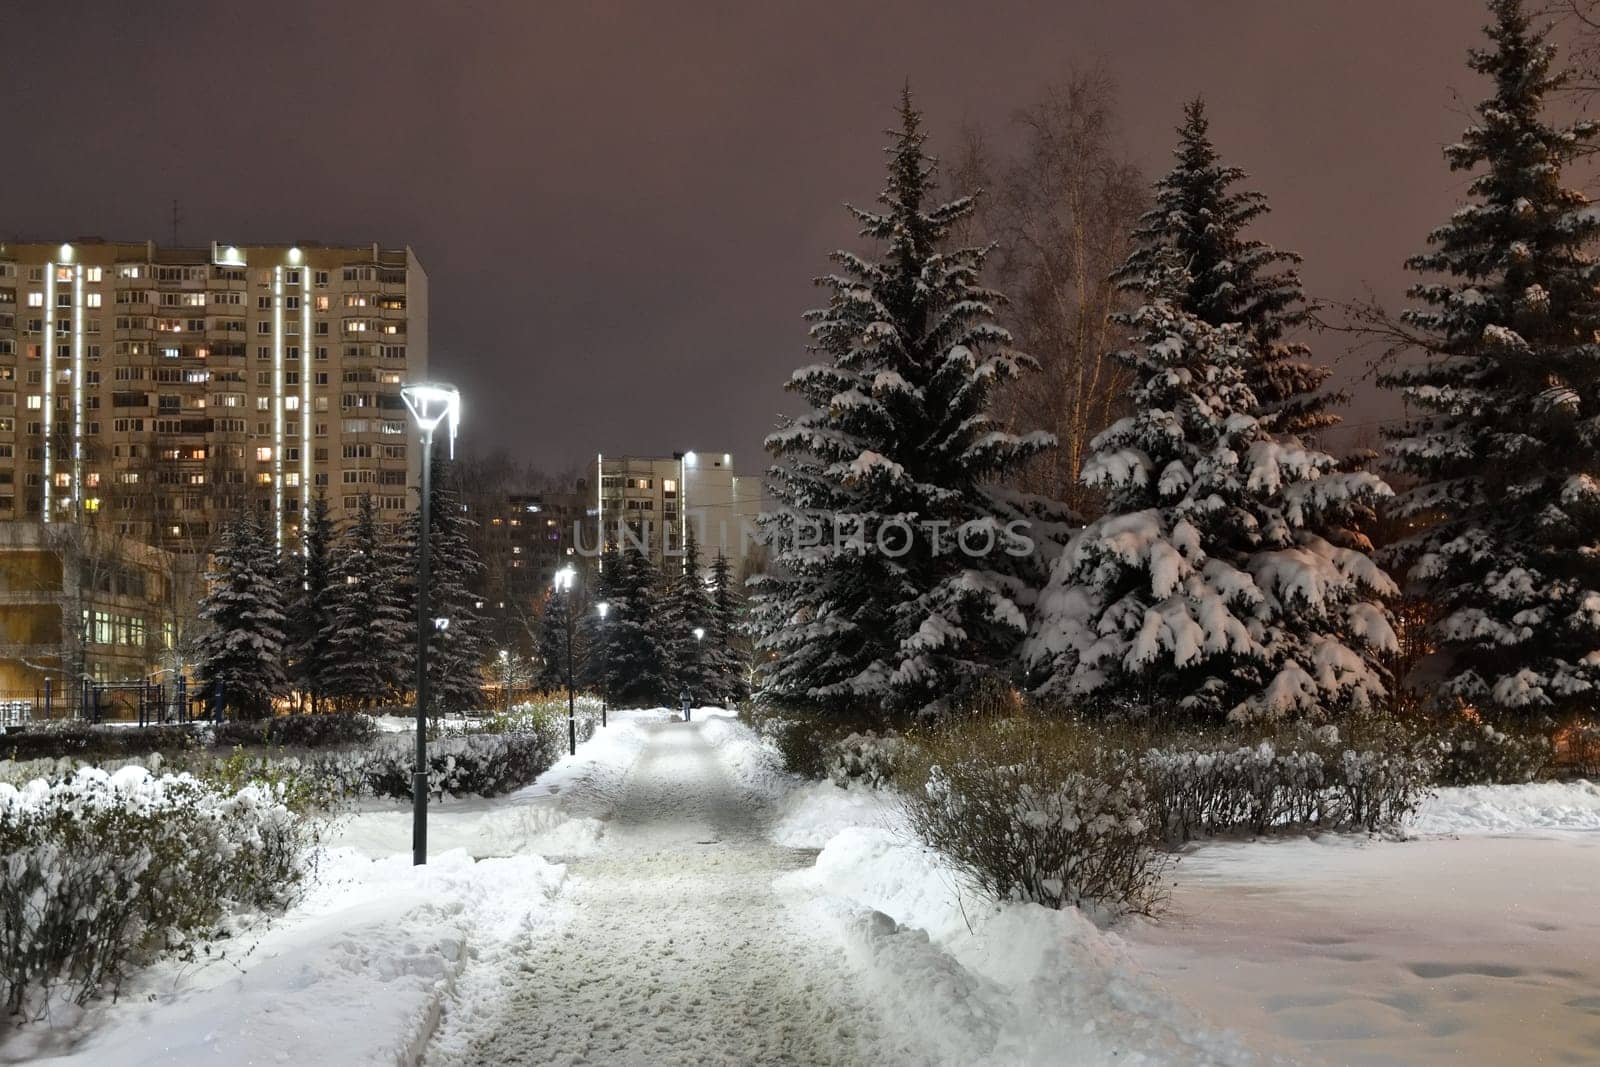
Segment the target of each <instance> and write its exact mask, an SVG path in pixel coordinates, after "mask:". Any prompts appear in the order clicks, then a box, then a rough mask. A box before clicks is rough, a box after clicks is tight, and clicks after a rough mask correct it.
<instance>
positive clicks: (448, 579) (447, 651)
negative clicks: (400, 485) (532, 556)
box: [405, 458, 488, 713]
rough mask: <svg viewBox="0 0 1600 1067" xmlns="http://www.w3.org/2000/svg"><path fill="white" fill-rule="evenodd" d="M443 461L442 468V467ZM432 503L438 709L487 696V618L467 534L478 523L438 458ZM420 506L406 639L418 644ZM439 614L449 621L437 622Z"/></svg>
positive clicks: (462, 706) (431, 671)
mask: <svg viewBox="0 0 1600 1067" xmlns="http://www.w3.org/2000/svg"><path fill="white" fill-rule="evenodd" d="M440 467H444V469H442V470H441V469H439V468H440ZM432 490H433V492H432V498H433V499H432V502H431V504H430V505H429V522H430V525H431V527H432V529H431V537H430V541H429V556H428V564H429V566H428V587H429V588H428V623H429V625H428V631H429V635H428V688H429V692H430V694H431V699H432V703H433V708H434V710H435V711H436V712H439V713H447V712H456V711H467V710H469V709H472V708H475V707H478V706H479V705H480V704H481V703H482V701H483V689H482V678H483V668H484V667H485V666H486V665H487V662H488V659H487V655H486V649H487V647H488V639H487V623H486V622H485V619H484V617H483V615H482V613H481V612H480V611H479V610H478V603H479V601H478V597H477V594H476V593H474V592H473V591H472V586H473V579H474V578H475V577H476V575H477V574H478V572H479V571H480V570H481V569H482V567H483V564H482V562H481V561H480V560H479V558H478V553H477V552H476V551H475V550H474V549H473V547H472V544H471V541H470V540H469V537H468V534H469V530H470V528H471V527H472V526H473V525H474V523H473V521H472V520H471V519H469V518H468V517H467V514H466V509H465V508H464V507H463V506H462V504H461V499H460V497H459V496H458V495H457V494H456V492H455V490H454V489H453V488H452V486H451V479H450V471H449V468H448V467H446V466H445V465H444V464H441V463H439V462H438V460H437V458H436V459H435V471H434V477H433V485H432ZM421 525H422V514H421V509H418V510H417V511H415V512H413V513H412V514H411V516H410V517H409V519H408V520H407V524H406V534H405V546H406V557H407V568H406V569H407V574H408V575H409V580H408V582H407V584H406V587H405V591H406V603H407V610H406V625H407V628H408V640H407V644H408V645H409V646H410V647H415V646H416V640H417V636H416V626H417V601H416V596H417V592H416V589H417V582H416V577H415V576H416V574H417V565H418V558H417V552H418V549H419V547H420V545H421V538H420V536H419V529H420V527H421ZM435 619H446V620H448V623H447V625H445V626H444V627H442V628H441V627H439V626H436V625H433V620H435Z"/></svg>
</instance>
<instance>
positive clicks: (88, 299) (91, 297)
mask: <svg viewBox="0 0 1600 1067" xmlns="http://www.w3.org/2000/svg"><path fill="white" fill-rule="evenodd" d="M104 299H105V298H104V297H102V296H101V295H100V294H99V293H85V294H84V295H83V305H84V307H91V308H97V307H99V306H100V302H101V301H102V300H104Z"/></svg>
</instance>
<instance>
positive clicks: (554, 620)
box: [534, 589, 589, 692]
mask: <svg viewBox="0 0 1600 1067" xmlns="http://www.w3.org/2000/svg"><path fill="white" fill-rule="evenodd" d="M569 611H571V612H574V613H575V614H574V615H573V617H572V619H571V620H570V621H571V627H572V661H571V667H572V683H573V685H574V686H577V687H580V688H581V687H583V686H584V685H585V683H586V680H587V679H588V677H589V675H588V673H587V672H588V660H589V655H588V640H587V638H588V636H589V628H588V627H587V626H586V625H585V624H584V619H585V616H584V609H583V605H582V603H581V601H580V598H579V596H578V594H577V592H576V591H575V590H572V589H551V590H549V591H548V592H546V593H545V596H544V604H543V605H542V608H541V611H540V613H539V665H538V669H537V671H536V672H535V675H534V684H535V685H537V686H538V687H539V688H540V689H543V690H547V691H550V692H554V691H556V690H564V689H566V687H567V667H568V661H567V643H568V642H567V627H568V621H569V620H568V618H567V612H569Z"/></svg>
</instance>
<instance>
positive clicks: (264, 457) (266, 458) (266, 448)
mask: <svg viewBox="0 0 1600 1067" xmlns="http://www.w3.org/2000/svg"><path fill="white" fill-rule="evenodd" d="M256 459H257V461H259V462H261V463H269V462H271V461H272V446H271V445H263V446H262V447H261V448H258V449H256Z"/></svg>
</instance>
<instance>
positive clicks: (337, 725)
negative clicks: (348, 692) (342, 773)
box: [211, 711, 378, 748]
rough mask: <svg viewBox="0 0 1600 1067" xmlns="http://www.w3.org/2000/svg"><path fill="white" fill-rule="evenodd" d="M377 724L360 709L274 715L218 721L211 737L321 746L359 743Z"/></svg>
mask: <svg viewBox="0 0 1600 1067" xmlns="http://www.w3.org/2000/svg"><path fill="white" fill-rule="evenodd" d="M377 732H378V727H377V724H375V723H374V722H373V721H372V719H370V718H369V717H367V716H366V715H362V714H361V713H360V712H354V711H339V712H329V713H326V714H322V715H275V716H273V717H271V718H267V719H256V720H251V721H236V722H225V723H219V724H217V725H216V726H213V727H212V728H211V733H212V738H213V740H214V741H215V742H216V743H217V744H224V745H282V746H287V747H290V748H321V747H324V746H327V745H357V744H363V743H365V742H367V741H371V740H372V739H373V737H375V736H376V735H377Z"/></svg>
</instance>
